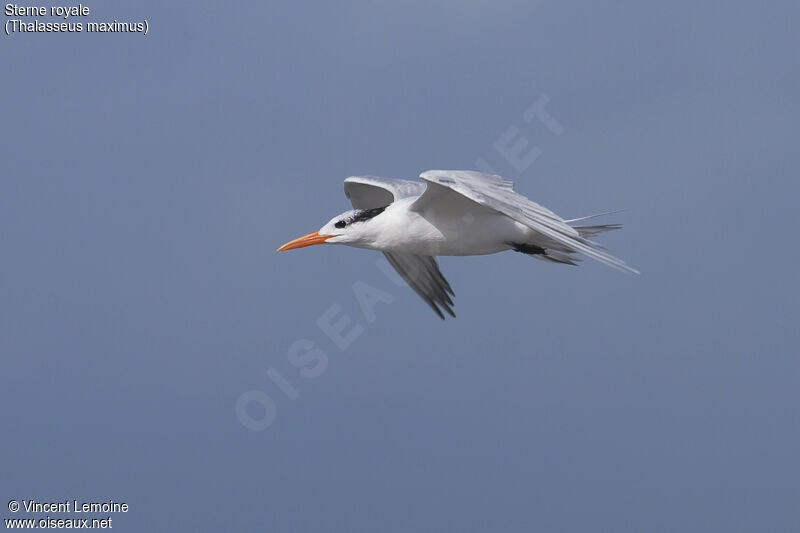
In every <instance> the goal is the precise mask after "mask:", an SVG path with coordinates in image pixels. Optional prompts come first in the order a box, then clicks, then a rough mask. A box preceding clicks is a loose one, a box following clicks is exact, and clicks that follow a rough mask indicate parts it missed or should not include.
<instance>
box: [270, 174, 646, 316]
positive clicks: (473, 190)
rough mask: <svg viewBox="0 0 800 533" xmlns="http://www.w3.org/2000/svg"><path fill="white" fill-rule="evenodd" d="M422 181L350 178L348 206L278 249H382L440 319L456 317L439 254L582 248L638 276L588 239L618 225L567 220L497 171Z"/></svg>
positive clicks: (548, 255)
mask: <svg viewBox="0 0 800 533" xmlns="http://www.w3.org/2000/svg"><path fill="white" fill-rule="evenodd" d="M420 178H422V180H423V181H411V180H397V179H387V178H378V177H373V176H354V177H350V178H347V179H345V180H344V193H345V195H346V196H347V197H348V198H349V199H350V202H351V203H352V204H353V207H354V209H353V210H351V211H346V212H344V213H342V214H341V215H337V216H336V217H334V218H333V219H331V221H330V222H328V223H327V224H325V225H324V226H322V228H320V229H319V230H318V231H312V232H311V233H307V234H306V235H302V236H300V237H297V238H296V239H293V240H291V241H289V242H287V243H286V244H284V245H283V246H281V247H280V248H278V251H279V252H281V251H283V250H291V249H293V248H302V247H304V246H310V245H312V244H323V243H325V244H346V245H348V246H355V247H358V248H368V249H371V250H379V251H381V252H383V254H384V255H385V256H386V259H388V260H389V263H390V264H391V265H392V266H393V267H394V268H395V269H396V270H397V272H398V273H399V274H400V276H402V277H403V279H405V281H406V282H407V283H408V285H409V286H410V287H411V288H412V289H414V291H415V292H416V293H417V294H418V295H419V296H420V297H421V298H422V299H423V300H425V302H426V303H427V304H428V305H429V306H431V308H432V309H433V310H434V311H435V312H436V314H437V315H439V317H440V318H442V319H443V318H444V314H443V313H442V310H444V311H446V312H447V313H448V314H450V315H451V316H453V317H455V313H454V312H453V300H452V298H451V297H454V296H455V294H454V293H453V289H451V288H450V284H449V283H448V282H447V280H446V279H445V278H444V276H443V275H442V273H441V272H440V271H439V265H438V264H437V263H436V256H437V255H484V254H493V253H497V252H502V251H505V250H514V251H517V252H521V253H524V254H528V255H530V256H532V257H536V258H538V259H543V260H547V261H553V262H556V263H566V264H569V265H574V264H576V261H578V260H579V259H578V258H577V257H575V255H574V254H576V253H582V254H584V255H586V256H588V257H591V258H592V259H596V260H598V261H600V262H601V263H605V264H607V265H609V266H611V267H614V268H616V269H618V270H622V271H626V272H632V273H636V274H638V271H636V270H635V269H633V268H631V267H629V266H628V265H626V264H625V263H624V262H623V261H622V260H620V259H617V258H616V257H614V256H612V255H611V254H609V253H607V252H606V251H604V250H603V248H602V247H601V246H600V245H599V244H597V243H595V242H593V241H591V240H590V239H589V238H590V237H592V236H594V235H596V234H598V233H601V232H603V231H607V230H613V229H619V228H620V227H621V226H620V225H619V224H602V225H573V224H574V223H576V222H581V221H585V220H588V219H591V218H594V217H598V216H602V215H605V214H609V213H601V214H599V215H591V216H588V217H582V218H574V219H571V220H564V219H562V218H561V217H559V216H558V215H556V214H555V213H553V212H552V211H550V210H549V209H547V208H545V207H542V206H541V205H539V204H537V203H535V202H533V201H531V200H529V199H528V198H526V197H524V196H522V195H521V194H518V193H516V192H514V190H513V185H514V184H513V183H512V182H511V181H508V180H505V179H503V178H501V177H500V176H495V175H491V174H483V173H481V172H475V171H470V170H429V171H427V172H423V173H422V174H420Z"/></svg>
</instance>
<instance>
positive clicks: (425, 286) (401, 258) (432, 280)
mask: <svg viewBox="0 0 800 533" xmlns="http://www.w3.org/2000/svg"><path fill="white" fill-rule="evenodd" d="M383 255H385V256H386V259H388V260H389V263H390V264H391V265H392V266H393V267H394V269H395V270H397V272H398V274H400V275H401V276H402V277H403V279H404V280H406V283H408V285H409V286H410V287H411V288H412V289H414V292H416V293H417V294H418V295H419V296H420V298H422V299H423V300H425V303H427V304H428V305H429V306H431V309H433V310H434V311H435V312H436V314H437V315H439V318H441V319H444V314H443V313H442V311H441V309H439V307H441V308H442V309H444V310H445V311H447V312H448V314H449V315H450V316H452V317H455V316H456V314H455V313H454V312H453V300H452V299H451V298H450V297H451V296H455V293H453V289H451V288H450V284H449V283H448V282H447V280H446V279H445V278H444V276H443V275H442V273H441V272H440V271H439V265H438V264H436V259H435V258H434V257H431V256H429V255H414V254H404V253H397V252H384V253H383Z"/></svg>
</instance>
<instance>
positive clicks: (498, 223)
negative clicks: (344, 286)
mask: <svg viewBox="0 0 800 533" xmlns="http://www.w3.org/2000/svg"><path fill="white" fill-rule="evenodd" d="M529 233H530V229H529V228H527V227H525V226H524V225H522V224H520V223H518V222H516V221H514V220H512V219H510V218H508V217H506V216H505V215H500V214H497V213H496V212H492V213H486V214H483V213H479V214H477V215H473V216H466V217H463V218H461V217H459V218H456V219H452V218H447V219H445V220H441V219H439V220H437V219H435V218H430V217H428V218H425V217H419V218H418V219H417V220H414V221H413V222H412V223H410V224H409V226H408V228H407V231H406V232H404V236H405V238H403V239H400V240H398V241H397V242H395V243H394V245H393V246H391V249H388V250H387V251H398V252H404V253H412V254H418V255H485V254H494V253H497V252H502V251H504V250H508V249H510V248H511V246H510V245H509V243H513V242H526V241H525V239H526V237H527V235H528V234H529Z"/></svg>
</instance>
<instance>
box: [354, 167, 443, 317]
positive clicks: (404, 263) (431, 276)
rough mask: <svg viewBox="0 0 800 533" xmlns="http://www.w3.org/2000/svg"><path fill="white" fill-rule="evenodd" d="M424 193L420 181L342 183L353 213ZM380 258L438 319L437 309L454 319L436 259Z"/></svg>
mask: <svg viewBox="0 0 800 533" xmlns="http://www.w3.org/2000/svg"><path fill="white" fill-rule="evenodd" d="M425 189H426V185H425V184H424V183H422V182H420V181H411V180H396V179H388V178H379V177H376V176H352V177H349V178H347V179H345V180H344V194H345V195H346V196H347V197H348V198H349V199H350V202H351V203H352V204H353V207H354V208H356V209H374V208H376V207H384V206H387V205H389V204H391V203H392V202H394V201H395V200H399V199H401V198H409V197H419V196H421V195H422V193H424V192H425ZM383 255H385V256H386V259H388V260H389V263H390V264H391V265H392V266H393V267H394V269H395V270H397V273H398V274H400V276H401V277H402V278H403V279H404V280H405V281H406V283H408V285H409V287H411V288H412V289H414V292H416V293H417V294H418V295H419V296H420V297H421V298H422V299H423V300H425V303H427V304H428V305H429V306H431V308H432V309H433V310H434V311H436V314H437V315H439V318H442V319H443V318H444V314H442V311H441V309H440V307H441V308H442V309H444V310H445V311H447V312H448V313H449V314H450V316H456V315H455V313H453V300H452V299H451V298H450V297H451V296H455V294H454V293H453V289H451V288H450V284H449V283H448V282H447V280H446V279H445V278H444V276H443V275H442V273H441V271H440V270H439V265H438V264H437V263H436V259H434V258H433V257H430V256H422V255H414V254H404V253H396V252H384V254H383Z"/></svg>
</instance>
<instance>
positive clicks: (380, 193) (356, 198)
mask: <svg viewBox="0 0 800 533" xmlns="http://www.w3.org/2000/svg"><path fill="white" fill-rule="evenodd" d="M423 192H425V184H424V183H421V182H419V181H411V180H395V179H388V178H378V177H376V176H351V177H349V178H347V179H345V180H344V194H345V196H347V197H348V198H349V199H350V203H352V204H353V207H355V208H356V209H374V208H376V207H386V206H387V205H389V204H391V203H392V202H394V201H395V200H399V199H401V198H408V197H409V196H419V195H421V194H422V193H423Z"/></svg>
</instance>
